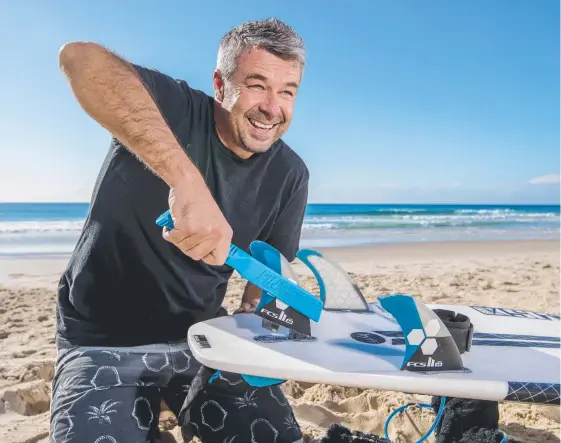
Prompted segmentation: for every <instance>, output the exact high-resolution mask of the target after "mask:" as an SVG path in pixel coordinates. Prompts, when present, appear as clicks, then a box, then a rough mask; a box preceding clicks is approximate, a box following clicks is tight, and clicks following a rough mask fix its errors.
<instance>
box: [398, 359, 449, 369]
mask: <svg viewBox="0 0 561 443" xmlns="http://www.w3.org/2000/svg"><path fill="white" fill-rule="evenodd" d="M407 366H414V367H416V368H439V367H441V366H442V362H441V361H436V360H435V359H434V358H432V357H429V359H428V361H427V362H426V363H425V362H422V361H409V362H407Z"/></svg>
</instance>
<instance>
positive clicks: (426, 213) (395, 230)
mask: <svg viewBox="0 0 561 443" xmlns="http://www.w3.org/2000/svg"><path fill="white" fill-rule="evenodd" d="M87 213H88V204H87V203H0V255H63V256H66V255H68V254H70V253H71V252H72V249H73V247H74V244H75V242H76V240H77V239H78V236H79V234H80V230H81V228H82V226H83V223H84V220H85V218H86V216H87ZM559 223H560V207H559V205H421V204H419V205H414V204H383V205H376V204H310V205H308V208H307V211H306V216H305V220H304V226H303V231H302V240H301V243H300V245H301V247H311V248H319V247H326V246H354V245H367V244H376V243H396V242H432V241H470V240H471V241H492V240H518V239H548V238H552V239H558V238H559V234H560V229H559Z"/></svg>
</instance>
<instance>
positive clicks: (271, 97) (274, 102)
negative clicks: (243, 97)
mask: <svg viewBox="0 0 561 443" xmlns="http://www.w3.org/2000/svg"><path fill="white" fill-rule="evenodd" d="M259 109H260V110H261V112H263V113H264V114H265V115H267V117H269V118H270V119H273V118H275V117H279V116H281V115H282V108H281V105H280V100H279V98H278V97H277V95H276V94H275V93H274V92H269V93H268V94H267V97H266V98H265V99H264V100H263V101H262V102H261V103H260V104H259Z"/></svg>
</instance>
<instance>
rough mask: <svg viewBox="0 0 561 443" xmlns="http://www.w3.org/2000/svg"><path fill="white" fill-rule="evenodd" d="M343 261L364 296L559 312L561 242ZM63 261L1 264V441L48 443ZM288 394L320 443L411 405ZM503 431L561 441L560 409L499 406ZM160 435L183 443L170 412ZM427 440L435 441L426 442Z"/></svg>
mask: <svg viewBox="0 0 561 443" xmlns="http://www.w3.org/2000/svg"><path fill="white" fill-rule="evenodd" d="M322 252H324V253H325V254H326V255H327V256H329V257H331V258H333V259H335V260H337V261H338V262H339V263H340V264H341V265H342V266H343V267H344V268H345V269H346V270H347V272H349V274H350V275H351V277H352V278H353V279H354V280H355V282H356V284H357V285H358V286H359V288H360V289H361V290H362V291H363V292H364V294H365V296H366V298H367V299H374V298H375V297H376V296H378V295H384V294H389V293H394V292H402V293H408V294H410V295H413V296H415V297H419V298H420V299H421V300H423V301H425V302H438V303H461V304H468V303H478V304H486V305H492V306H499V307H508V308H519V309H531V310H534V311H539V312H547V313H559V243H558V242H555V241H528V242H524V241H520V242H496V243H434V244H403V245H386V246H378V247H363V248H348V249H347V248H345V249H339V248H337V249H324V250H322ZM65 264H66V260H65V259H60V258H59V259H7V258H3V259H2V258H0V399H1V400H2V401H0V442H1V443H23V442H26V443H35V442H46V441H47V437H48V431H49V427H48V426H49V424H48V420H49V412H48V410H49V403H50V398H49V396H50V381H51V379H52V376H53V365H54V359H55V346H54V325H55V311H54V309H55V291H56V285H57V282H58V279H59V276H60V273H61V272H62V270H63V269H64V266H65ZM295 268H296V270H297V271H298V272H299V274H300V275H302V279H303V282H304V284H305V286H306V287H307V289H309V290H313V291H315V290H316V285H315V280H314V279H313V277H312V276H311V273H310V272H309V270H307V269H306V268H305V267H303V265H302V264H301V263H298V262H296V263H295ZM244 283H245V282H244V280H242V279H240V278H239V277H234V278H233V279H232V281H231V284H230V286H229V289H228V294H227V297H226V300H225V303H224V305H225V307H226V308H227V309H228V310H229V311H232V310H233V309H234V308H235V307H237V305H238V303H239V297H240V295H241V292H242V290H243V286H244ZM283 386H284V387H283V389H284V391H285V393H286V394H287V395H288V398H289V400H290V402H291V404H292V405H293V407H294V410H295V413H296V416H297V418H298V421H299V422H300V424H301V426H302V428H303V429H304V431H305V435H306V438H305V441H306V442H318V441H319V439H320V438H321V436H323V435H324V434H325V430H326V427H327V426H329V425H330V424H331V423H341V424H343V425H345V426H347V427H349V428H352V429H356V430H361V431H365V432H371V433H375V434H379V435H382V433H383V426H384V421H385V419H386V417H387V416H388V415H389V414H390V413H391V412H392V411H393V410H394V409H395V408H396V407H398V406H400V405H402V404H404V403H406V402H408V401H410V400H419V399H420V400H423V401H430V397H426V396H417V397H412V396H408V395H405V394H400V393H395V392H384V391H376V390H361V389H354V388H353V389H350V388H343V387H338V386H328V385H308V384H303V383H294V382H287V383H286V384H285V385H283ZM500 413H501V421H500V426H501V428H502V429H503V430H504V431H505V432H507V433H508V434H510V435H512V436H513V437H517V438H519V439H520V440H522V441H524V442H540V443H546V442H559V441H560V439H559V438H560V425H559V422H560V420H559V408H558V407H548V406H530V405H520V404H513V403H505V404H501V405H500ZM433 419H434V415H433V414H432V412H430V411H427V410H418V409H411V410H410V412H409V413H408V414H407V416H404V417H401V418H395V419H394V420H393V421H392V426H391V432H390V437H391V438H392V439H393V441H395V442H401V443H405V442H413V441H415V440H417V439H418V438H419V435H422V434H423V433H424V432H425V431H426V430H427V429H428V428H429V426H430V424H431V423H432V420H433ZM160 420H161V428H162V429H169V433H168V434H167V437H168V440H169V441H171V442H173V441H176V440H177V441H178V442H181V441H182V440H181V439H180V437H179V435H180V432H179V429H178V428H177V427H176V426H174V425H175V422H174V420H173V416H171V415H170V413H164V414H163V415H162V417H161V418H160ZM429 441H433V440H432V439H430V440H429Z"/></svg>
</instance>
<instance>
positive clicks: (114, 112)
mask: <svg viewBox="0 0 561 443" xmlns="http://www.w3.org/2000/svg"><path fill="white" fill-rule="evenodd" d="M59 65H60V69H61V70H62V71H63V72H64V74H65V75H66V77H67V79H68V82H69V84H70V87H71V89H72V91H73V93H74V95H75V96H76V99H77V100H78V102H79V103H80V105H81V106H82V108H83V109H84V110H85V111H86V112H87V113H88V114H89V115H90V116H91V117H92V118H93V119H95V120H96V121H97V122H98V123H99V124H100V125H102V126H103V127H104V128H106V129H107V130H108V131H109V132H110V133H111V134H113V136H114V137H116V138H117V139H118V140H119V141H121V142H122V143H123V144H124V145H125V146H127V148H129V149H130V150H131V151H132V152H133V153H134V154H135V155H136V156H137V157H139V158H140V159H141V160H142V161H143V162H144V163H146V165H148V167H150V168H151V169H152V170H153V171H154V172H155V173H156V174H157V175H158V176H160V177H161V178H162V179H163V180H164V181H165V182H166V183H168V185H169V186H175V185H176V184H177V183H178V182H179V181H182V180H186V179H187V180H189V179H191V180H197V179H199V178H202V177H201V176H200V175H199V172H198V170H197V169H196V167H195V166H194V165H193V164H192V163H191V161H190V160H189V157H188V156H187V155H186V154H185V152H184V151H183V149H182V148H181V146H180V145H179V143H178V141H177V140H176V138H175V136H174V134H173V132H172V131H171V129H170V128H169V127H168V125H167V123H166V121H165V120H164V118H163V116H162V114H161V113H160V110H159V108H158V106H157V105H156V103H155V102H154V100H153V99H152V97H151V95H150V93H149V92H148V90H147V89H146V88H145V87H144V85H143V84H142V81H141V80H140V78H139V77H138V76H137V74H136V73H135V71H134V69H133V68H132V67H131V66H130V64H129V63H128V62H126V61H124V60H122V59H121V58H119V57H118V56H116V55H115V54H113V53H112V52H111V51H109V50H107V49H105V48H103V47H102V46H100V45H97V44H95V43H81V42H74V43H68V44H66V45H65V46H63V47H62V49H61V50H60V53H59Z"/></svg>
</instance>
